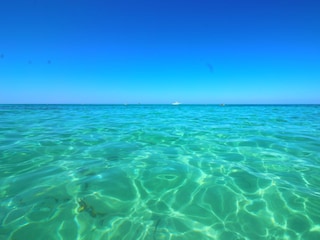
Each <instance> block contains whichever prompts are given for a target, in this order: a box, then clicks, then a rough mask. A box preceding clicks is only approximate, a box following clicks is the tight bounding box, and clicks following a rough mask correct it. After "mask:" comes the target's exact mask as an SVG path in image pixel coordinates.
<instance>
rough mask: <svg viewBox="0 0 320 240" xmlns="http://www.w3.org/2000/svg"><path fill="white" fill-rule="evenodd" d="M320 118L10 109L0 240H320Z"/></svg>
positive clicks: (1, 120)
mask: <svg viewBox="0 0 320 240" xmlns="http://www.w3.org/2000/svg"><path fill="white" fill-rule="evenodd" d="M319 139H320V107H319V106H317V105H313V106H303V105H297V106H224V107H220V106H213V105H207V106H205V105H202V106H201V105H198V106H194V105H190V106H187V105H180V106H171V105H127V106H120V105H114V106H112V105H96V106H94V105H1V106H0V161H1V165H0V182H1V185H0V199H1V202H0V204H1V205H0V223H1V228H0V239H1V240H2V239H15V240H20V239H21V240H24V239H47V240H49V239H57V240H58V239H59V240H60V239H134V240H136V239H172V240H173V239H222V240H223V239H228V240H229V239H320V151H319V149H320V141H319Z"/></svg>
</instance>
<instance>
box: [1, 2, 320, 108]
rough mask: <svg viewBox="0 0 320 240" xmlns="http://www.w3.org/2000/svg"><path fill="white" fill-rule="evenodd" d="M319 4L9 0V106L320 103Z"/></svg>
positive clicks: (4, 47) (5, 39)
mask: <svg viewBox="0 0 320 240" xmlns="http://www.w3.org/2000/svg"><path fill="white" fill-rule="evenodd" d="M319 12H320V1H319V0H259V1H258V0H254V1H247V0H184V1H180V0H176V1H175V0H0V103H1V104H7V103H13V104H14V103H46V104H48V103H79V104H85V103H88V104H89V103H92V104H97V103H100V104H109V103H110V104H117V103H119V104H122V103H128V104H135V103H142V104H144V103H145V104H149V103H150V104H153V103H160V104H165V103H169V104H170V103H172V102H174V101H179V102H181V103H186V104H187V103H190V104H201V103H204V104H220V103H225V104H276V103H279V104H290V103H292V104H296V103H303V104H309V103H310V104H320V14H319Z"/></svg>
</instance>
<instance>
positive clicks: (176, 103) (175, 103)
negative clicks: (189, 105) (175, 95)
mask: <svg viewBox="0 0 320 240" xmlns="http://www.w3.org/2000/svg"><path fill="white" fill-rule="evenodd" d="M171 104H172V105H180V104H181V103H179V102H177V101H175V102H173V103H171Z"/></svg>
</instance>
